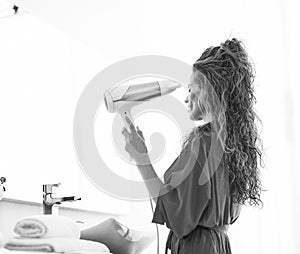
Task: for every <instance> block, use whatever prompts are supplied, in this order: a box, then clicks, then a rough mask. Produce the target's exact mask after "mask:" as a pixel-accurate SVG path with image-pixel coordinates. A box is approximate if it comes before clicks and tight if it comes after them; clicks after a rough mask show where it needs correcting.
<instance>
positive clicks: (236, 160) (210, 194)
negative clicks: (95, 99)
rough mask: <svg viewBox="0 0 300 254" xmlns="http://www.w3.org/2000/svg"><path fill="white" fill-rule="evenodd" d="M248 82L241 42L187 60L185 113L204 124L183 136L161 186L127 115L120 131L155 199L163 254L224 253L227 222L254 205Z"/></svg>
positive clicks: (254, 146) (257, 155)
mask: <svg viewBox="0 0 300 254" xmlns="http://www.w3.org/2000/svg"><path fill="white" fill-rule="evenodd" d="M253 81H254V73H253V68H252V66H251V64H250V62H249V60H248V55H247V52H246V51H245V48H244V45H243V43H242V42H241V41H239V40H237V39H235V38H233V39H231V40H226V41H225V42H223V43H221V44H220V46H216V47H209V48H208V49H206V50H205V51H204V52H203V54H202V55H201V57H200V58H199V59H198V60H197V61H196V62H195V63H194V64H193V73H192V76H191V84H190V85H189V94H188V97H187V98H186V100H185V102H186V103H188V112H189V115H190V118H191V119H192V120H194V121H196V120H201V119H202V120H203V121H204V125H202V126H197V127H195V128H194V129H193V130H192V131H191V132H190V133H189V135H188V136H187V138H186V139H185V142H184V143H183V147H182V151H181V153H180V155H179V156H178V157H177V158H176V160H175V161H174V162H173V164H172V165H171V166H170V167H169V169H168V170H167V171H166V172H165V174H164V181H165V183H163V182H162V181H160V179H159V178H157V175H156V173H155V171H154V169H153V167H152V165H151V162H150V160H149V157H147V156H138V155H139V154H143V155H147V148H146V146H145V143H144V137H143V133H142V132H141V130H139V129H138V128H137V130H136V129H135V127H134V126H133V125H132V123H131V122H130V120H128V122H129V124H130V125H131V133H129V132H127V131H126V129H125V128H124V129H123V131H122V133H123V135H124V136H125V139H126V146H125V150H126V151H127V152H128V153H129V155H130V156H131V158H133V159H134V160H135V161H136V164H137V166H138V168H139V170H140V173H141V175H142V177H143V179H144V180H145V184H146V186H147V188H148V191H149V193H150V195H151V196H152V197H153V199H154V201H155V202H156V208H155V212H154V216H153V220H152V222H154V223H159V224H164V223H166V226H167V227H168V228H169V229H170V232H169V236H168V239H167V243H166V253H167V250H168V249H170V250H171V253H172V254H196V253H199V254H200V253H203V254H213V253H214V254H217V253H222V254H229V253H231V249H230V243H229V239H228V236H227V230H228V226H229V225H230V224H232V223H234V222H235V221H236V220H237V218H238V217H239V214H240V211H241V207H242V205H244V204H246V203H248V204H250V205H259V204H262V201H261V199H260V193H261V190H262V189H261V182H260V178H259V170H258V163H257V162H258V159H260V163H262V153H261V148H260V147H262V142H261V140H260V138H259V135H258V131H257V128H256V123H255V121H256V120H259V118H258V117H257V115H256V114H255V112H254V110H253V104H254V102H255V96H254V88H253ZM259 145H260V147H259ZM220 147H221V149H218V148H220ZM220 151H221V152H220ZM193 158H194V159H196V160H193ZM148 179H156V180H155V181H146V180H148Z"/></svg>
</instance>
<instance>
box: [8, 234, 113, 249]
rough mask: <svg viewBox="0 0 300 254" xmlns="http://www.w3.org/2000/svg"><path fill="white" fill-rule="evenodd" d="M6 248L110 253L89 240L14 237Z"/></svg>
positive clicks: (104, 246) (99, 244)
mask: <svg viewBox="0 0 300 254" xmlns="http://www.w3.org/2000/svg"><path fill="white" fill-rule="evenodd" d="M4 248H6V249H9V250H22V251H40V252H63V253H85V252H98V253H110V250H109V249H108V247H107V246H106V245H105V244H103V243H99V242H93V241H88V240H80V239H72V238H64V237H53V238H34V239H33V238H22V237H14V238H11V239H9V240H8V242H7V243H6V244H5V245H4Z"/></svg>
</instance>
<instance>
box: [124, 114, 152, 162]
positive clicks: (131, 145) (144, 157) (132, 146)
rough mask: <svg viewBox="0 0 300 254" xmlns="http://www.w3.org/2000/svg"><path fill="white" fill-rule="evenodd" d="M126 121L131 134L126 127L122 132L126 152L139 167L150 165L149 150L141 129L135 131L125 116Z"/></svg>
mask: <svg viewBox="0 0 300 254" xmlns="http://www.w3.org/2000/svg"><path fill="white" fill-rule="evenodd" d="M125 120H126V121H127V123H128V124H129V126H130V132H131V133H129V132H128V131H127V130H126V128H125V127H124V128H123V130H122V134H123V135H124V136H125V141H126V145H125V150H126V151H127V152H128V153H129V155H130V157H131V158H132V159H134V160H135V162H136V163H137V164H138V165H147V164H149V161H150V160H149V156H148V150H147V147H146V145H145V138H144V136H143V133H142V131H141V130H140V129H139V127H137V130H136V129H135V127H134V125H133V123H132V122H131V121H130V119H129V117H127V116H125Z"/></svg>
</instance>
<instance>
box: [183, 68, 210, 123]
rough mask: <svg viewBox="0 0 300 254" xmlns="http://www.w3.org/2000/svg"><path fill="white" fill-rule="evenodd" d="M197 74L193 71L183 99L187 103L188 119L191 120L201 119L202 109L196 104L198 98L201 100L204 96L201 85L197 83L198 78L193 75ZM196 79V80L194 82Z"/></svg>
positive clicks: (202, 115) (202, 116)
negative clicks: (187, 90) (187, 91)
mask: <svg viewBox="0 0 300 254" xmlns="http://www.w3.org/2000/svg"><path fill="white" fill-rule="evenodd" d="M195 75H197V73H196V72H193V74H192V75H191V83H190V84H189V86H188V88H189V93H188V96H187V97H186V99H185V100H184V102H185V103H188V105H187V106H188V113H189V116H190V119H191V120H193V121H199V120H203V118H204V117H205V116H204V110H203V108H200V107H199V105H198V100H200V101H201V100H202V98H203V96H204V89H203V88H201V87H202V85H201V84H199V79H198V78H196V77H195ZM196 80H197V81H198V82H197V83H196Z"/></svg>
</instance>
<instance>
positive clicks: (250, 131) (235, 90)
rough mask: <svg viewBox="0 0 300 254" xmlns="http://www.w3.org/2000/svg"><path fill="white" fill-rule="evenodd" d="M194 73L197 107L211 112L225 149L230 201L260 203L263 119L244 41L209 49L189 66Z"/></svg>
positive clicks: (199, 132)
mask: <svg viewBox="0 0 300 254" xmlns="http://www.w3.org/2000/svg"><path fill="white" fill-rule="evenodd" d="M195 74H196V75H195ZM193 75H194V76H195V78H194V80H195V83H196V84H197V85H199V86H201V87H202V88H205V89H204V90H205V91H206V94H205V96H204V98H201V101H200V99H198V105H199V107H200V109H202V110H203V112H205V114H206V113H209V112H210V113H211V114H212V116H213V122H214V124H215V126H216V130H217V136H218V139H219V140H220V142H221V144H222V148H223V150H224V153H223V160H224V165H225V168H226V170H227V171H228V172H229V182H230V195H231V197H232V198H233V202H236V203H239V204H243V205H245V204H247V203H248V204H250V205H255V206H257V205H259V204H262V205H263V202H262V200H261V198H260V195H261V191H262V186H261V180H260V172H259V168H258V159H259V160H260V165H261V166H262V167H264V165H263V160H262V151H263V145H262V140H261V139H260V137H259V134H258V129H257V126H256V125H257V122H256V121H259V122H260V123H261V120H260V118H259V117H258V115H257V114H256V113H255V111H254V108H253V105H254V103H256V98H255V95H254V87H253V81H254V77H255V73H254V68H253V66H252V65H251V63H250V61H249V57H248V54H247V52H246V50H245V46H244V44H243V42H242V41H239V40H237V39H236V38H233V39H231V40H229V39H228V40H226V41H225V42H223V43H221V44H220V46H217V47H209V48H207V49H206V50H205V51H204V52H203V54H202V55H201V56H200V58H199V59H198V60H197V61H196V62H195V63H194V64H193ZM209 127H210V125H209V124H208V125H207V124H206V125H203V126H198V127H195V128H194V129H193V130H192V132H190V133H189V134H188V135H187V136H186V139H185V140H184V142H183V145H182V147H185V146H186V145H187V143H190V142H191V140H192V139H193V138H194V137H195V135H197V136H199V135H202V134H203V132H205V131H208V129H209Z"/></svg>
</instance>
